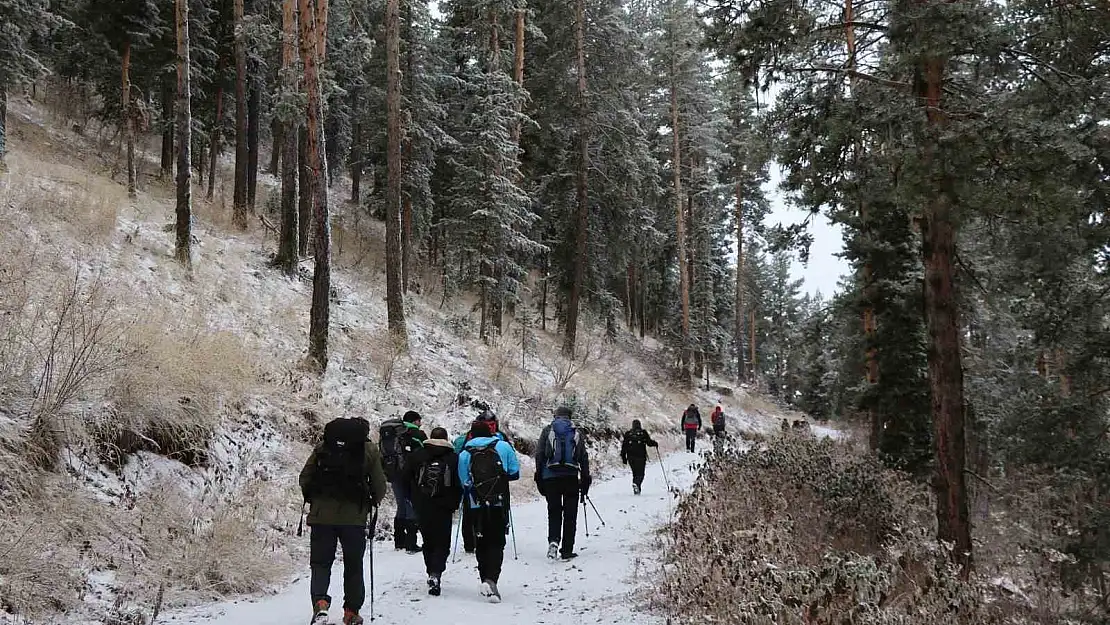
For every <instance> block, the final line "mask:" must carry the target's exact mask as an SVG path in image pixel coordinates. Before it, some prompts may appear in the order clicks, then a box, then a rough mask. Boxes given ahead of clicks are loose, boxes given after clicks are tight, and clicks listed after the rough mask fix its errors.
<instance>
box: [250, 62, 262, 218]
mask: <svg viewBox="0 0 1110 625" xmlns="http://www.w3.org/2000/svg"><path fill="white" fill-rule="evenodd" d="M252 65H256V67H253V68H252V71H251V74H253V75H254V77H253V78H252V79H251V83H250V96H249V97H248V99H247V206H249V207H250V209H251V211H254V210H255V205H254V198H255V195H256V194H257V192H258V153H259V146H258V140H259V134H260V133H259V127H260V126H261V123H262V85H261V81H260V80H259V79H258V67H257V64H254V63H252Z"/></svg>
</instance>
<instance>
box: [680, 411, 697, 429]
mask: <svg viewBox="0 0 1110 625" xmlns="http://www.w3.org/2000/svg"><path fill="white" fill-rule="evenodd" d="M699 416H701V415H699V414H698V412H697V411H696V410H690V409H689V408H687V409H686V412H685V413H684V414H683V415H682V425H684V426H686V427H687V428H688V429H693V428H694V427H697V425H698V417H699Z"/></svg>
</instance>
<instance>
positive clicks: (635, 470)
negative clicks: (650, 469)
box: [621, 419, 659, 495]
mask: <svg viewBox="0 0 1110 625" xmlns="http://www.w3.org/2000/svg"><path fill="white" fill-rule="evenodd" d="M648 447H656V448H658V447H659V443H657V442H655V441H654V440H652V438H651V435H650V434H648V433H647V430H645V429H644V428H643V427H642V426H641V425H640V420H639V419H633V420H632V429H631V430H629V431H627V432H625V433H624V440H623V441H621V462H623V463H624V464H627V465H628V466H629V467H631V468H632V492H633V493H634V494H636V495H639V494H640V485H641V484H643V483H644V467H646V466H647V457H648V453H647V448H648Z"/></svg>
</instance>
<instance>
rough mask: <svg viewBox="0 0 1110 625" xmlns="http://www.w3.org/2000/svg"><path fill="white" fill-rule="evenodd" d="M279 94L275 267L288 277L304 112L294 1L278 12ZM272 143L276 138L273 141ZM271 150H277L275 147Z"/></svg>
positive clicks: (292, 265) (296, 252) (294, 249)
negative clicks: (278, 223) (278, 205)
mask: <svg viewBox="0 0 1110 625" xmlns="http://www.w3.org/2000/svg"><path fill="white" fill-rule="evenodd" d="M281 16H282V18H281V20H282V21H281V23H282V46H281V92H280V94H279V96H278V103H277V106H276V111H275V116H274V117H275V119H277V120H278V123H279V124H280V125H281V128H282V132H281V137H280V139H281V146H280V148H281V154H282V156H281V232H280V235H279V243H278V253H277V257H276V258H275V259H274V262H275V264H276V265H277V266H278V267H279V268H281V270H282V271H283V272H284V273H285V274H286V275H288V276H293V275H295V274H296V272H297V266H298V265H299V264H300V243H299V238H300V230H301V226H300V214H299V212H298V210H297V173H298V165H299V159H298V154H297V137H298V134H299V132H298V130H299V128H300V119H301V117H302V116H301V115H299V114H298V113H299V112H300V111H302V110H304V109H303V106H301V102H300V98H299V95H300V94H299V93H298V84H297V83H298V80H297V73H298V72H297V70H298V64H297V58H298V57H297V6H296V0H283V1H282V11H281ZM274 140H275V141H277V140H278V137H275V138H274ZM274 149H277V147H276V146H275V148H274Z"/></svg>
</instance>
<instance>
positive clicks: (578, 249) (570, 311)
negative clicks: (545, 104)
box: [563, 0, 590, 358]
mask: <svg viewBox="0 0 1110 625" xmlns="http://www.w3.org/2000/svg"><path fill="white" fill-rule="evenodd" d="M574 47H575V57H576V69H577V74H578V86H577V91H578V171H577V177H576V181H575V198H576V202H577V216H576V218H575V245H574V249H575V254H574V280H573V282H572V283H571V287H570V300H569V301H568V303H567V311H566V318H567V321H566V324H567V325H566V336H565V337H564V340H563V355H565V356H566V357H568V358H573V357H574V352H575V343H576V342H577V340H578V311H579V309H580V308H581V306H582V302H581V299H582V291H583V290H585V288H586V285H585V282H586V262H587V258H586V255H587V253H588V251H589V213H590V205H589V200H590V198H589V178H588V171H589V168H590V149H589V145H590V143H589V126H588V124H589V117H588V113H589V108H588V106H587V104H586V95H587V91H586V88H587V85H586V2H585V0H575V3H574Z"/></svg>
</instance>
